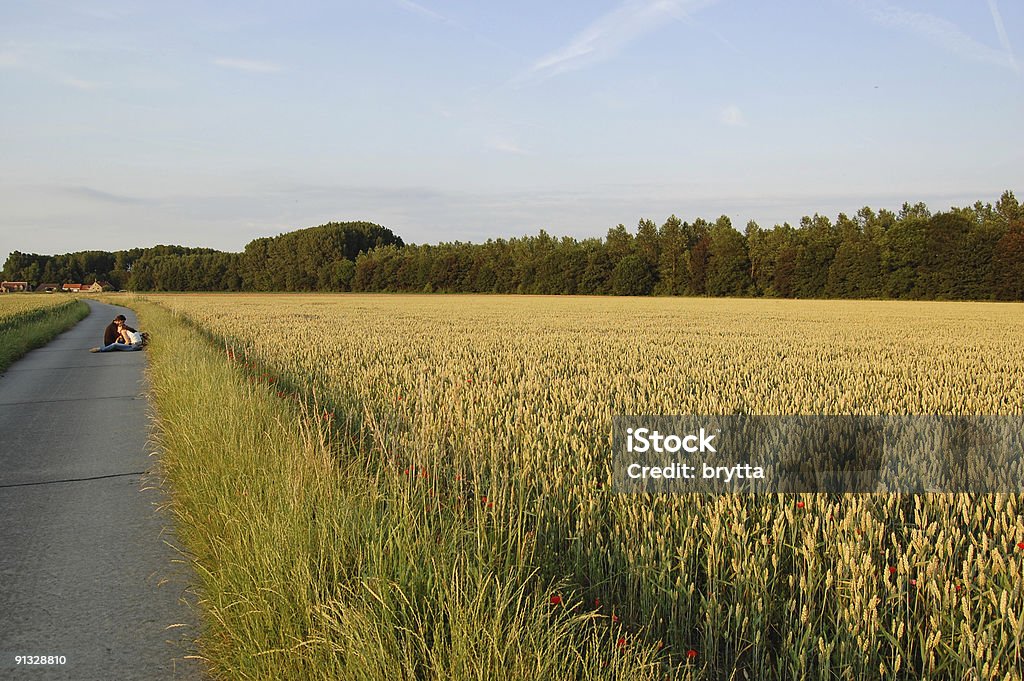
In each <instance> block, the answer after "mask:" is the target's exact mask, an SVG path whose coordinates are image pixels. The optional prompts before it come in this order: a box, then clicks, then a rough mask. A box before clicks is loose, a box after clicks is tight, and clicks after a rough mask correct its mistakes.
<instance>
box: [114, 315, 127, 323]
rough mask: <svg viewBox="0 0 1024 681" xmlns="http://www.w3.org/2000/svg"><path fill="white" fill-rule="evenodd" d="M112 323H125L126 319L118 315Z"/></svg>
mask: <svg viewBox="0 0 1024 681" xmlns="http://www.w3.org/2000/svg"><path fill="white" fill-rule="evenodd" d="M114 321H115V322H126V321H128V318H127V317H125V316H124V315H123V314H119V315H117V316H116V317H114Z"/></svg>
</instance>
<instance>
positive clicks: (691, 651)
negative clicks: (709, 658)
mask: <svg viewBox="0 0 1024 681" xmlns="http://www.w3.org/2000/svg"><path fill="white" fill-rule="evenodd" d="M696 657H697V651H696V650H694V649H693V648H690V649H689V650H687V651H686V659H688V660H693V659H695V658H696Z"/></svg>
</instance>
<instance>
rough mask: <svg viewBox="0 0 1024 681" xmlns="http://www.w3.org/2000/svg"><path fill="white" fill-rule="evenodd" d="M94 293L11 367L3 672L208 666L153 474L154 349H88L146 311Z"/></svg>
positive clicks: (187, 673)
mask: <svg viewBox="0 0 1024 681" xmlns="http://www.w3.org/2000/svg"><path fill="white" fill-rule="evenodd" d="M87 302H88V304H89V307H90V308H91V314H90V315H89V316H88V317H86V318H85V319H84V320H82V321H81V322H79V324H78V325H77V326H75V327H74V328H72V329H71V330H70V331H68V332H66V333H64V334H62V335H60V336H59V337H57V338H56V339H54V340H53V341H52V342H51V343H50V344H49V345H47V346H45V347H43V348H39V349H37V350H33V351H32V352H31V353H29V354H28V355H26V356H25V357H23V358H22V359H21V360H19V361H18V362H16V363H14V364H13V365H11V367H10V368H9V369H8V370H7V371H6V372H5V373H4V375H3V376H0V656H2V657H0V679H22V678H25V679H75V680H76V681H77V680H86V681H89V680H92V679H95V680H97V681H100V680H102V679H118V680H121V679H144V680H146V681H155V680H157V679H199V678H201V673H200V668H199V663H198V662H196V661H194V660H186V659H184V658H185V656H186V655H188V654H190V651H189V648H188V640H189V639H190V638H192V637H194V636H195V634H196V618H195V616H194V614H193V613H192V611H191V610H190V609H189V607H187V606H186V605H185V602H184V599H185V598H186V597H188V595H189V594H187V593H186V587H187V584H188V579H189V575H188V573H187V568H186V567H185V566H184V564H183V563H182V561H181V557H180V555H179V554H178V553H177V552H176V551H175V550H174V549H173V548H172V547H171V546H170V545H168V544H171V545H173V544H174V543H175V541H174V537H173V534H172V533H171V531H170V529H169V527H170V524H171V518H170V516H169V515H168V514H166V513H164V512H160V511H158V510H157V508H156V505H157V504H159V503H161V502H162V501H164V500H165V497H164V494H163V492H161V491H160V490H159V489H157V488H156V487H157V483H158V481H157V480H156V479H155V478H154V477H152V476H149V475H147V474H146V472H147V471H149V470H150V469H151V468H153V467H154V465H155V461H154V459H153V457H151V456H149V452H151V451H152V447H151V446H147V439H148V432H149V419H148V416H147V402H146V397H145V390H146V383H145V378H144V375H143V369H144V367H145V364H146V353H145V351H142V352H109V353H95V354H90V353H89V351H88V350H89V348H90V347H93V346H96V345H99V344H100V343H101V340H102V337H103V328H104V327H105V326H106V325H107V323H108V322H110V320H111V319H113V318H114V316H115V315H117V314H124V315H125V316H126V317H128V323H129V325H131V326H134V327H136V328H138V326H137V324H136V323H135V321H136V319H135V316H134V314H133V313H132V311H131V310H128V309H124V308H119V307H113V306H111V305H104V304H101V303H97V302H94V301H87ZM172 625H184V626H174V627H172ZM168 627H171V628H168ZM17 656H63V657H64V658H65V661H64V663H63V664H43V665H25V664H17V660H16V657H17ZM45 661H46V660H44V662H45Z"/></svg>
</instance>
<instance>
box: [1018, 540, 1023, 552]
mask: <svg viewBox="0 0 1024 681" xmlns="http://www.w3.org/2000/svg"><path fill="white" fill-rule="evenodd" d="M1017 548H1018V549H1020V550H1021V551H1024V541H1019V542H1017Z"/></svg>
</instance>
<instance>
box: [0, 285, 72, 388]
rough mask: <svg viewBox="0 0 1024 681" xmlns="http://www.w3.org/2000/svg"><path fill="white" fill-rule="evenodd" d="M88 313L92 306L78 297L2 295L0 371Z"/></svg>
mask: <svg viewBox="0 0 1024 681" xmlns="http://www.w3.org/2000/svg"><path fill="white" fill-rule="evenodd" d="M88 314H89V307H88V306H87V305H86V304H85V303H83V302H82V301H81V300H77V299H70V300H69V299H66V298H64V299H62V298H54V297H53V296H45V297H43V296H38V297H30V296H29V295H27V294H6V295H3V296H0V372H2V371H4V370H5V369H6V368H7V367H9V366H11V364H13V363H14V361H15V360H17V359H18V358H20V357H21V356H22V355H24V354H25V353H27V352H28V351H29V350H33V349H35V348H38V347H41V346H43V345H46V344H47V343H49V342H50V340H52V339H53V338H54V337H55V336H57V335H58V334H60V333H62V332H64V331H67V330H68V329H70V328H71V327H72V326H74V325H75V324H77V323H78V322H80V321H81V320H82V319H84V318H85V317H86V316H88Z"/></svg>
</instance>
